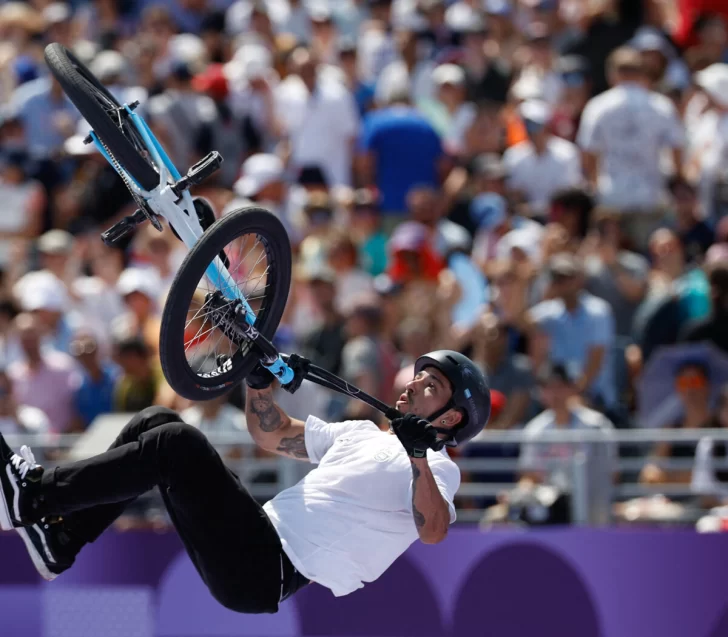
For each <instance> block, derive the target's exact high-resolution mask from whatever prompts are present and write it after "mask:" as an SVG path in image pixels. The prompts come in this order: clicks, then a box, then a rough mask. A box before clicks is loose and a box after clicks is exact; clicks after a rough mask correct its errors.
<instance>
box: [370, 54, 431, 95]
mask: <svg viewBox="0 0 728 637" xmlns="http://www.w3.org/2000/svg"><path fill="white" fill-rule="evenodd" d="M434 68H435V63H434V62H431V61H430V60H420V61H419V62H417V64H415V66H414V68H413V69H412V73H410V72H409V70H408V69H407V65H406V64H405V62H404V60H395V61H394V62H391V63H389V64H387V66H386V67H384V69H382V72H381V74H380V75H379V78H378V79H377V84H376V87H375V89H374V98H375V100H376V101H377V103H378V104H387V103H388V102H389V99H390V97H391V94H392V92H393V91H397V90H398V89H399V88H400V87H402V86H408V87H409V96H410V99H411V100H412V103H413V104H420V103H421V102H423V101H425V100H431V99H433V97H434V94H435V88H434V85H433V83H432V71H433V70H434Z"/></svg>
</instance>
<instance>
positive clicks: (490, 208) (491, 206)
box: [470, 192, 506, 230]
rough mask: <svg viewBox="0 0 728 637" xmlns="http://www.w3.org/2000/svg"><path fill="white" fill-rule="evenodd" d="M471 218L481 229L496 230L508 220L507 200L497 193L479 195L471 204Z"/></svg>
mask: <svg viewBox="0 0 728 637" xmlns="http://www.w3.org/2000/svg"><path fill="white" fill-rule="evenodd" d="M470 218H471V219H472V220H473V221H474V222H475V223H477V224H478V228H479V229H483V230H490V229H492V228H495V227H497V226H499V225H500V224H502V223H503V222H504V221H505V220H506V200H505V199H504V198H503V197H501V196H500V195H499V194H497V193H495V192H485V193H482V194H480V195H477V196H476V197H474V198H473V200H472V201H471V202H470Z"/></svg>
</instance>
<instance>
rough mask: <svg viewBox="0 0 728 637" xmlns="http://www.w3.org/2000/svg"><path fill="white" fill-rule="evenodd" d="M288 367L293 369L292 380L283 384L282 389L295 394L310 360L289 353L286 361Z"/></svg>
mask: <svg viewBox="0 0 728 637" xmlns="http://www.w3.org/2000/svg"><path fill="white" fill-rule="evenodd" d="M286 363H287V364H288V367H290V368H291V369H292V370H293V380H292V381H291V382H290V383H286V384H285V385H283V386H282V387H283V389H285V390H286V391H287V392H289V393H291V394H295V393H296V391H297V390H298V388H299V387H300V386H301V383H302V382H303V381H304V379H305V378H306V374H308V368H309V367H310V366H311V361H310V360H308V359H307V358H304V357H303V356H299V355H298V354H291V355H290V356H289V357H288V360H287V361H286Z"/></svg>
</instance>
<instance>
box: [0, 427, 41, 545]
mask: <svg viewBox="0 0 728 637" xmlns="http://www.w3.org/2000/svg"><path fill="white" fill-rule="evenodd" d="M42 476H43V467H41V466H40V465H39V464H38V463H37V462H36V461H35V458H34V457H33V452H32V451H31V450H30V447H27V446H25V445H24V446H23V447H21V448H20V453H19V454H17V453H13V451H12V449H10V447H9V446H8V443H7V442H5V438H3V436H2V434H0V528H1V529H3V530H5V531H12V530H13V529H15V528H18V527H21V526H25V525H26V524H30V523H31V522H33V519H34V518H33V516H32V506H33V502H34V500H35V498H34V497H33V496H34V494H35V493H37V491H38V489H39V487H40V479H41V477H42Z"/></svg>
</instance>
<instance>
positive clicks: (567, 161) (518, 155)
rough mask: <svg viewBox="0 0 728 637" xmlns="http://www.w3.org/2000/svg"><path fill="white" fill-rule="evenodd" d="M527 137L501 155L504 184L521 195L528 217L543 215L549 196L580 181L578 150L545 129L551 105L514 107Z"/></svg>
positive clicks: (550, 116) (548, 120)
mask: <svg viewBox="0 0 728 637" xmlns="http://www.w3.org/2000/svg"><path fill="white" fill-rule="evenodd" d="M518 111H519V114H520V116H521V119H522V120H523V124H524V126H525V128H526V132H527V134H528V140H526V141H523V142H521V143H520V144H516V145H515V146H513V147H511V148H509V149H508V150H507V151H506V152H505V154H504V156H503V163H504V164H505V167H506V171H507V173H508V186H509V187H510V188H511V189H513V190H518V191H520V192H521V193H523V195H524V196H525V200H526V202H527V203H528V206H529V212H530V216H533V217H539V218H544V217H545V215H546V213H547V210H548V203H549V200H550V198H551V196H552V195H553V194H554V193H555V192H557V191H558V190H559V189H563V188H569V187H576V186H579V185H580V183H581V182H582V174H581V164H580V161H579V151H578V149H577V147H576V146H575V145H574V144H572V143H571V142H568V141H566V140H565V139H561V138H559V137H555V136H553V135H552V134H551V132H550V131H549V128H548V127H549V123H550V121H551V118H552V111H551V108H550V107H549V106H548V104H546V103H545V102H539V101H536V100H532V101H527V102H524V103H522V104H521V105H520V106H519V108H518Z"/></svg>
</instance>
